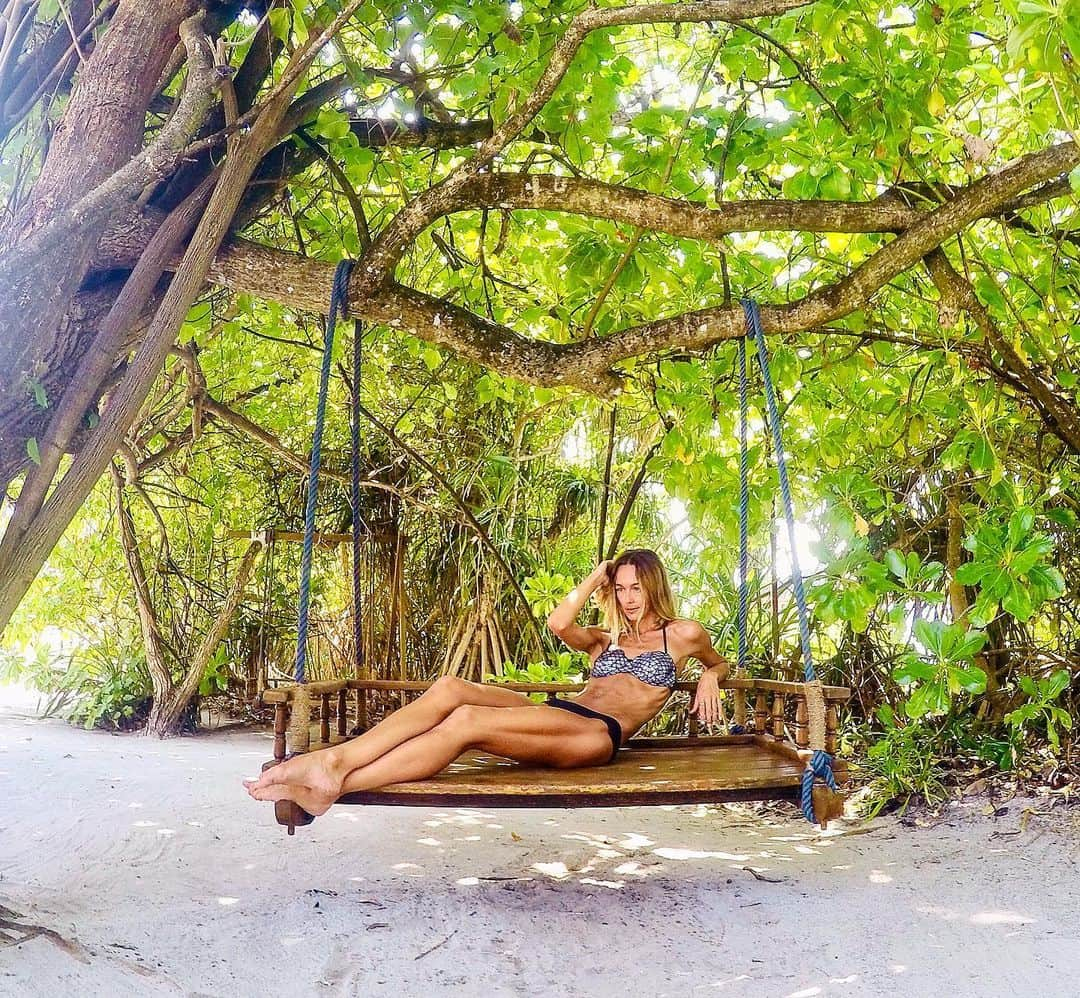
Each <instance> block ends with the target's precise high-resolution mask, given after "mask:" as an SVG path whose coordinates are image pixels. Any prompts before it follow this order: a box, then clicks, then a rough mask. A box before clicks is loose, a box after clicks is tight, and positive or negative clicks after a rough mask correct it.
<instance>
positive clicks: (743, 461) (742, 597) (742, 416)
mask: <svg viewBox="0 0 1080 998" xmlns="http://www.w3.org/2000/svg"><path fill="white" fill-rule="evenodd" d="M746 394H747V388H746V340H745V339H741V340H739V674H740V675H743V674H744V673H745V669H746V660H747V658H748V654H747V652H748V649H747V646H746V644H747V641H746V613H747V603H748V602H749V593H750V580H749V579H748V578H747V576H748V574H749V572H750V526H749V520H750V455H749V453H748V451H747V449H746V424H747V422H748V418H749V406H748V404H747V400H746Z"/></svg>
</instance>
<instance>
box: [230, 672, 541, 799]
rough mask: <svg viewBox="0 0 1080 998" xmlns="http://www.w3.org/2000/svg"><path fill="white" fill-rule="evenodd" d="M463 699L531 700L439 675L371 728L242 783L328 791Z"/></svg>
mask: <svg viewBox="0 0 1080 998" xmlns="http://www.w3.org/2000/svg"><path fill="white" fill-rule="evenodd" d="M464 704H475V705H478V706H485V707H500V708H502V707H529V706H535V704H533V702H532V701H531V700H530V699H529V698H528V697H527V696H526V695H525V694H524V693H517V692H515V691H514V690H507V689H500V688H499V687H497V686H493V685H485V684H482V683H470V682H468V681H467V680H465V679H459V678H458V677H457V676H440V677H439V678H438V679H437V680H436V681H435V682H434V683H432V685H431V686H430V687H429V688H428V689H427V690H425V691H424V692H423V693H422V694H421V695H420V696H419V697H417V698H416V699H415V700H413V701H412V702H411V703H408V704H406V705H405V706H404V707H400V708H398V709H397V710H395V711H393V712H392V713H391V714H389V715H388V716H387V717H385V718H383V719H382V720H381V721H380V722H379V723H378V724H376V725H375V726H374V727H373V728H372V729H371V730H370V731H365V732H364V733H363V734H362V735H359V736H357V737H356V738H352V739H350V740H349V741H347V742H343V743H342V744H341V745H335V746H333V747H331V748H326V749H320V750H319V751H317V752H308V753H305V754H303V755H299V756H296V757H295V758H293V759H289V760H287V761H286V762H283V763H281V764H280V765H277V766H273V767H272V768H270V769H268V770H266V772H264V773H263V774H262V776H260V777H259V778H258V779H257V780H253V781H246V782H245V786H246V787H247V788H248V790H249V791H250V790H251V789H253V788H254V787H265V786H268V785H269V784H271V783H291V784H302V785H306V786H309V787H312V788H314V789H317V790H321V791H323V792H326V793H329V792H330V791H331V790H332V789H333V788H334V786H335V785H338V784H339V783H340V781H341V780H342V779H344V777H345V775H346V774H347V773H349V772H351V771H352V770H354V769H359V768H360V767H361V766H366V765H367V764H368V763H370V762H373V761H374V760H376V759H378V758H379V757H380V756H382V755H385V754H386V753H387V752H389V751H391V750H392V749H394V748H396V747H397V746H398V745H401V744H403V743H404V742H407V741H408V740H409V739H410V738H414V737H415V736H416V735H419V734H422V733H423V732H425V731H430V730H431V729H432V728H434V727H435V726H436V725H438V724H440V723H441V722H442V721H444V720H446V718H447V717H449V716H450V714H451V713H452V712H453V711H454V710H455V709H456V708H458V707H460V706H462V705H464Z"/></svg>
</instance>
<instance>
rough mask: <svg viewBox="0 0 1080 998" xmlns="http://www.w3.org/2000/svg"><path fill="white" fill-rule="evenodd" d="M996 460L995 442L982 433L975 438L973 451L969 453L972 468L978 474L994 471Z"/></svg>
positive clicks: (972, 446)
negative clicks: (992, 442) (991, 441)
mask: <svg viewBox="0 0 1080 998" xmlns="http://www.w3.org/2000/svg"><path fill="white" fill-rule="evenodd" d="M995 460H996V457H995V455H994V446H993V444H991V443H990V441H989V440H988V439H987V438H986V437H984V436H983V435H982V434H981V433H980V434H979V435H978V436H977V437H976V438H975V441H974V443H973V444H972V445H971V452H970V453H969V454H968V461H969V463H970V464H971V470H972V471H974V472H976V473H978V474H981V473H983V472H988V471H992V470H993V467H994V462H995Z"/></svg>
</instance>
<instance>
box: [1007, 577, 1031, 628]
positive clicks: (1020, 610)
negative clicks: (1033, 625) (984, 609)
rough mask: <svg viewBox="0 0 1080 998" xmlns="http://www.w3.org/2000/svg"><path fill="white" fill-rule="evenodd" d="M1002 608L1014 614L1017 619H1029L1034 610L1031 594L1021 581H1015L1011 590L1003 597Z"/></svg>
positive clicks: (1010, 587)
mask: <svg viewBox="0 0 1080 998" xmlns="http://www.w3.org/2000/svg"><path fill="white" fill-rule="evenodd" d="M1001 609H1002V610H1004V611H1005V612H1006V613H1009V614H1012V616H1014V617H1015V618H1016V619H1017V620H1020V621H1025V620H1027V619H1028V618H1029V617H1030V616H1031V614H1032V612H1033V607H1032V604H1031V594H1030V593H1029V592H1028V590H1027V586H1025V585H1024V584H1023V583H1021V582H1015V581H1014V582H1013V583H1012V584H1011V585H1010V586H1009V591H1008V592H1007V593H1006V594H1005V595H1004V596H1003V597H1002V600H1001Z"/></svg>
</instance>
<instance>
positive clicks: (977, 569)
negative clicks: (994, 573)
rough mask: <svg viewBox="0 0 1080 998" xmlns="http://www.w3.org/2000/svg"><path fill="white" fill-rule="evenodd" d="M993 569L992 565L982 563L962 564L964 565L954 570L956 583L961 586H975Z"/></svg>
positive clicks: (968, 562)
mask: <svg viewBox="0 0 1080 998" xmlns="http://www.w3.org/2000/svg"><path fill="white" fill-rule="evenodd" d="M993 567H994V566H993V565H987V564H986V563H985V562H982V561H967V562H964V564H963V565H961V566H960V567H959V568H958V569H957V570H956V581H957V582H959V583H960V585H962V586H974V585H977V584H978V583H979V582H980V581H981V580H982V578H983V576H985V575H986V573H987V572H989V571H991V570H992V569H993Z"/></svg>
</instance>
